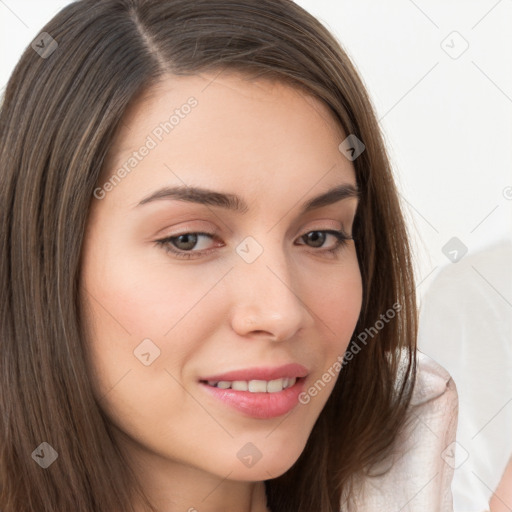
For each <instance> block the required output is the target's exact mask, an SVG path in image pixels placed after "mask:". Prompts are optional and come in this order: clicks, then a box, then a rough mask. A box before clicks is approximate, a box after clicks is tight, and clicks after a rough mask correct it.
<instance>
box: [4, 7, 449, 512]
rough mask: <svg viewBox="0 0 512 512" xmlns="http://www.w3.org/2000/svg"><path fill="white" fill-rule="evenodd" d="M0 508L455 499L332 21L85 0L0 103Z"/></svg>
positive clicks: (442, 427)
mask: <svg viewBox="0 0 512 512" xmlns="http://www.w3.org/2000/svg"><path fill="white" fill-rule="evenodd" d="M0 152H1V157H2V170H1V175H0V180H1V183H0V185H1V186H0V194H1V202H0V205H1V206H0V208H1V209H0V216H1V219H0V220H1V222H0V230H1V231H0V233H1V239H2V244H1V250H2V254H1V258H0V262H1V270H0V301H1V304H2V310H1V319H0V320H1V321H0V326H1V327H0V329H1V332H0V334H1V335H0V340H1V341H0V343H1V351H0V352H1V356H0V365H1V366H0V375H1V379H2V384H1V388H0V389H1V391H0V392H1V401H0V405H1V407H2V415H1V416H2V419H3V424H2V427H3V428H2V430H1V432H2V437H1V440H0V441H1V448H0V450H1V451H0V482H1V483H0V486H1V489H0V510H2V512H14V511H16V512H20V511H25V510H26V511H38V512H41V511H52V512H56V511H63V510H73V511H79V512H92V511H94V512H113V511H116V512H117V511H119V512H121V511H132V512H133V511H134V512H143V511H146V510H153V511H160V512H175V511H187V510H188V511H189V512H192V511H198V512H217V511H237V512H248V511H251V512H268V511H272V512H278V511H279V512H285V511H290V512H291V511H294V512H298V511H300V512H306V511H308V512H311V511H315V512H316V511H320V512H333V511H338V510H343V511H355V510H357V511H363V510H365V511H370V510H371V511H373V510H379V511H396V510H402V511H406V510H414V511H415V512H418V511H425V512H426V511H427V510H428V511H429V512H432V511H433V510H440V511H443V512H444V511H448V510H451V494H450V480H451V475H452V469H453V468H452V467H451V463H450V460H451V459H450V450H451V449H452V445H453V436H454V428H455V425H456V392H455V388H454V385H453V381H452V380H451V379H450V376H449V375H448V374H447V373H446V372H445V371H444V370H443V369H442V368H441V367H439V366H438V365H436V364H435V363H434V362H433V361H431V360H427V359H426V358H424V357H422V356H421V355H419V356H418V354H417V351H416V315H417V312H416V300H415V285H414V280H413V272H412V265H411V255H410V250H409V244H408V239H407V232H406V228H405V224H404V220H403V217H402V213H401V210H400V205H399V201H398V195H397V191H396V188H395V185H394V182H393V179H392V173H391V169H390V164H389V161H388V158H387V156H386V151H385V148H384V145H383V141H382V138H381V135H380V133H379V129H378V124H377V121H376V117H375V114H374V112H373V109H372V106H371V103H370V101H369V99H368V96H367V94H366V92H365V89H364V86H363V83H362V81H361V79H360V78H359V77H358V74H357V72H356V70H355V68H354V67H353V65H352V64H351V62H350V60H349V59H348V57H347V55H346V54H345V53H344V51H343V50H342V49H341V48H340V46H339V44H338V42H337V41H336V40H335V39H334V38H333V36H332V35H331V34H329V32H328V31H327V30H326V29H325V28H324V27H323V26H322V25H321V24H320V23H319V22H318V21H316V20H315V19H314V18H313V17H311V16H310V15H309V14H308V13H306V12H305V11H304V10H303V9H301V8H299V7H298V6H297V5H295V4H294V3H292V2H291V1H288V0H258V1H257V2H255V1H253V0H194V1H193V2H190V1H189V0H170V1H162V0H160V1H156V0H149V1H143V0H103V1H101V2H98V1H90V0H82V1H78V2H74V3H72V4H70V5H69V6H68V7H66V8H65V9H63V10H62V11H61V12H60V13H58V14H57V15H56V16H55V18H54V19H52V20H51V21H50V22H49V23H48V24H47V25H46V26H45V27H44V28H43V29H42V31H41V34H40V35H39V36H38V37H37V38H36V40H35V41H34V42H33V44H32V45H31V46H30V47H29V48H27V50H26V51H25V53H24V54H23V56H22V58H21V60H20V62H19V64H18V65H17V67H16V69H15V70H14V72H13V75H12V77H11V79H10V81H9V83H8V85H7V88H6V91H5V97H4V100H3V105H2V111H1V116H0Z"/></svg>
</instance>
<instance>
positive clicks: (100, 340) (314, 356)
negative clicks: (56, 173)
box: [81, 73, 362, 481]
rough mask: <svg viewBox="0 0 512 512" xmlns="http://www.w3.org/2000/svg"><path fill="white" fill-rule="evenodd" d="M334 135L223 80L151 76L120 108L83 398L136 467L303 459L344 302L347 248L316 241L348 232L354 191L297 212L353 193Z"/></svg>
mask: <svg viewBox="0 0 512 512" xmlns="http://www.w3.org/2000/svg"><path fill="white" fill-rule="evenodd" d="M148 93H150V94H148ZM346 135H347V134H343V133H342V131H341V130H340V128H339V127H338V126H337V124H336V123H335V121H334V120H333V118H332V117H331V114H330V113H329V110H328V109H327V107H326V106H324V105H323V104H322V103H321V102H319V101H318V100H316V99H314V98H312V97H310V96H306V95H305V94H304V93H302V92H298V90H296V89H293V88H290V87H289V86H286V85H283V84H281V83H276V82H272V81H268V80H264V79H260V80H258V81H254V80H248V79H247V78H245V77H244V76H243V75H240V74H236V73H231V74H227V73H222V74H220V75H217V74H213V73H212V74H207V75H202V76H187V77H184V76H181V77H167V78H166V79H165V80H164V81H162V82H161V83H160V84H159V85H158V86H156V87H153V88H151V89H150V90H149V91H146V94H145V95H144V97H141V98H139V99H138V101H137V102H135V103H134V104H133V106H132V107H131V108H130V110H129V111H128V112H127V113H126V116H125V117H124V119H123V123H122V124H121V128H120V130H119V132H118V134H117V136H116V140H115V143H114V144H113V146H112V147H111V150H110V153H109V158H108V159H107V162H106V168H105V173H104V176H105V177H104V179H103V181H101V182H100V183H99V184H98V189H96V191H95V197H94V199H93V204H92V207H91V212H90V217H89V220H88V225H87V232H86V239H85V244H84V249H83V251H84V252H83V260H82V261H83V264H82V269H81V272H82V274H81V294H82V295H81V296H82V300H83V306H84V314H85V320H86V325H87V333H86V334H87V339H88V342H89V349H90V358H91V365H92V368H93V370H94V377H95V380H94V390H95V394H96V396H97V397H98V400H99V401H100V406H101V407H102V408H103V410H104V411H105V412H106V414H107V416H108V417H109V419H110V420H111V422H112V424H113V425H114V426H115V427H116V428H115V432H116V435H118V437H119V440H120V442H122V443H123V446H124V448H125V450H126V453H127V454H128V456H129V459H131V460H133V461H134V462H135V463H137V464H139V467H140V469H141V471H142V470H144V471H147V472H151V471H153V470H154V469H155V468H156V467H159V468H161V469H162V470H166V469H170V468H174V469H176V470H178V469H181V470H184V469H185V468H186V469H187V471H192V472H196V473H197V472H201V473H202V474H209V475H213V476H215V477H219V478H222V479H225V478H228V479H232V480H239V481H240V480H242V481H243V480H246V481H260V480H266V479H269V478H272V477H276V476H279V475H280V474H282V473H283V472H285V471H286V470H287V469H288V468H290V467H291V465H292V464H293V463H294V462H295V461H296V460H297V458H298V457H299V455H300V454H301V452H302V451H303V449H304V446H305V444H306V441H307V439H308V436H309V434H310V432H311V430H312V428H313V425H314V423H315V421H316V420H317V418H318V416H319V414H320V412H321V410H322V408H323V407H324V404H325V403H326V401H327V398H328V397H329V395H330V393H331V391H332V389H333V386H334V383H335V379H336V378H337V376H338V373H337V372H334V378H333V367H335V363H336V362H337V361H339V360H340V359H341V357H340V356H342V355H343V354H344V352H345V350H346V348H347V345H348V343H349V340H350V338H351V335H352V333H353V331H354V328H355V325H356V322H357V318H358V315H359V312H360V308H361V300H362V285H361V276H360V270H359V266H358V261H357V256H356V250H355V246H354V242H353V241H352V240H346V241H345V242H344V243H343V242H342V243H340V244H339V245H338V248H337V249H336V247H337V244H338V242H337V238H336V236H335V235H334V234H332V233H330V232H328V231H331V232H339V231H342V232H345V234H347V235H349V236H350V235H351V234H352V223H353V220H354V216H355V213H356V207H357V198H356V197H354V196H351V195H350V194H348V195H347V194H343V193H341V194H332V195H331V196H327V197H326V198H324V200H320V201H317V202H316V203H314V204H313V205H310V207H309V208H307V205H308V203H310V202H311V201H312V199H314V198H316V197H318V196H322V195H324V194H325V193H326V192H328V191H329V190H331V189H334V188H336V187H340V186H341V187H345V190H348V189H350V187H353V188H355V187H356V179H355V174H354V168H353V165H352V163H351V162H350V161H349V160H347V159H346V158H345V157H344V156H343V154H342V153H341V152H340V151H339V149H338V146H339V144H340V143H341V142H342V141H343V139H345V137H346ZM144 148H145V149H144ZM123 166H124V172H123V171H122V170H120V169H122V168H123ZM109 178H110V181H108V180H109ZM166 188H168V189H169V190H170V189H174V188H179V190H180V191H181V192H180V194H181V198H180V197H179V196H178V195H176V194H177V192H176V191H175V192H174V193H170V192H169V191H168V192H169V193H165V192H161V191H162V189H166ZM195 188H197V189H201V191H200V192H199V191H195ZM206 190H208V191H209V192H208V194H206V192H204V191H206ZM235 207H236V208H235ZM198 233H200V234H198ZM165 239H168V240H167V241H165ZM333 250H335V251H334V252H333ZM174 251H176V252H177V254H176V253H175V252H174ZM229 374H230V375H229ZM326 376H327V377H326ZM322 377H324V378H323V380H322ZM340 378H343V375H341V377H340ZM282 379H284V380H282ZM295 379H297V380H296V381H295ZM319 379H320V381H322V382H321V385H319V384H318V383H317V388H316V389H317V392H313V393H309V392H308V390H309V389H310V388H311V387H312V386H314V384H315V382H317V381H318V380H319ZM208 380H209V381H210V383H208V382H206V381H208ZM218 381H220V384H216V383H217V382H218ZM269 381H272V382H269ZM294 381H295V384H293V382H294ZM233 382H234V384H232V383H233ZM215 384H216V386H217V387H214V385H215ZM228 386H233V387H230V388H227V387H228ZM286 386H288V387H286ZM233 388H235V389H233ZM283 388H284V389H283ZM244 390H246V391H244ZM299 393H302V395H301V397H302V399H301V400H300V401H299V399H298V397H299ZM197 474H198V473H197Z"/></svg>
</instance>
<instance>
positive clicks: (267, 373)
mask: <svg viewBox="0 0 512 512" xmlns="http://www.w3.org/2000/svg"><path fill="white" fill-rule="evenodd" d="M308 373H309V372H308V369H307V368H306V367H305V366H302V365H301V364H297V363H289V364H284V365H282V366H273V367H271V366H257V367H253V368H245V369H241V370H233V371H230V372H226V373H222V374H220V373H219V374H216V375H209V376H207V377H201V378H200V380H204V381H208V380H216V381H220V380H227V381H234V380H247V381H249V380H275V379H284V378H289V379H292V378H293V377H295V378H297V379H298V378H300V377H305V376H306V375H307V374H308ZM292 387H293V386H292ZM289 389H291V388H289ZM253 394H254V393H253Z"/></svg>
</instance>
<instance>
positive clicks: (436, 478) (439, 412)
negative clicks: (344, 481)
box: [350, 351, 458, 512]
mask: <svg viewBox="0 0 512 512" xmlns="http://www.w3.org/2000/svg"><path fill="white" fill-rule="evenodd" d="M457 416H458V396H457V389H456V387H455V383H454V381H453V379H452V378H451V376H450V374H449V373H448V372H447V371H446V369H445V368H443V367H442V366H441V365H440V364H438V363H437V362H436V361H434V360H433V359H431V358H430V357H428V356H427V355H425V354H423V353H421V352H419V351H418V352H417V374H416V383H415V387H414V391H413V397H412V400H411V403H410V407H409V412H408V417H407V419H406V422H405V424H404V427H403V428H402V429H401V431H400V432H398V433H397V436H396V438H395V442H394V445H393V449H392V452H391V454H390V456H389V457H388V459H387V460H386V461H384V463H383V464H381V465H379V467H378V468H377V471H372V473H373V474H374V475H375V476H368V477H365V478H364V480H362V481H361V482H358V484H359V485H358V486H357V487H358V489H359V492H358V493H357V494H358V497H357V498H356V501H355V503H354V505H355V508H354V509H353V510H357V512H372V511H374V510H379V511H380V512H396V510H400V511H401V512H431V511H432V510H435V511H436V512H452V511H453V502H452V493H451V482H452V479H453V471H454V457H455V434H456V429H457ZM350 510H352V509H350Z"/></svg>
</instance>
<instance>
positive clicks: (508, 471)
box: [489, 459, 512, 512]
mask: <svg viewBox="0 0 512 512" xmlns="http://www.w3.org/2000/svg"><path fill="white" fill-rule="evenodd" d="M511 510H512V459H511V460H509V462H508V464H507V467H506V468H505V471H504V473H503V476H502V478H501V481H500V483H499V485H498V488H497V489H496V492H495V493H494V494H493V495H492V498H491V502H490V503H489V511H490V512H510V511H511Z"/></svg>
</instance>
